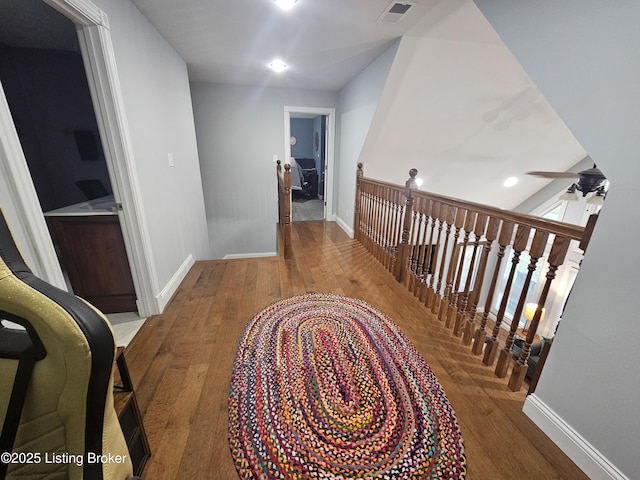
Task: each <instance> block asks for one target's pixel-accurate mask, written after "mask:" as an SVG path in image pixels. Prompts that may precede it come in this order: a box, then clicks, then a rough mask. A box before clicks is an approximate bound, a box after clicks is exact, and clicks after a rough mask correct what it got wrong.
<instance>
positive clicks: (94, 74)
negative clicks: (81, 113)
mask: <svg viewBox="0 0 640 480" xmlns="http://www.w3.org/2000/svg"><path fill="white" fill-rule="evenodd" d="M10 3H12V4H15V2H10ZM24 3H25V4H26V3H27V2H24ZM38 3H41V2H38ZM46 3H47V4H49V5H51V6H52V7H54V9H55V10H57V11H58V12H59V13H61V14H62V16H64V17H66V19H68V20H70V21H71V22H72V23H73V24H74V29H75V30H76V34H77V38H78V41H79V49H80V52H81V54H82V59H83V60H84V69H85V75H86V80H87V81H88V84H89V89H90V92H91V100H92V104H93V106H94V111H95V114H96V121H97V129H98V132H99V137H100V139H101V143H102V145H103V147H104V157H105V161H106V167H107V170H108V178H109V180H110V183H111V185H110V187H111V189H112V191H113V196H114V202H115V205H116V212H115V213H116V216H117V219H118V221H119V226H120V229H121V232H122V238H123V243H124V250H125V252H126V257H127V258H128V262H129V267H128V269H129V271H130V272H131V276H132V281H133V286H134V290H135V294H136V297H137V300H136V302H135V304H136V307H137V310H138V313H139V314H140V315H141V316H148V315H151V314H155V313H159V312H160V310H161V306H160V305H159V303H158V301H157V299H156V298H155V295H154V291H155V290H154V288H153V279H154V276H153V275H152V273H153V271H152V270H153V269H152V266H151V264H150V259H149V255H148V244H149V242H148V233H147V230H146V224H145V220H144V218H142V216H141V215H140V211H139V205H140V204H141V201H140V198H139V194H138V191H139V189H138V185H137V179H136V177H135V168H134V166H133V165H132V158H133V152H132V150H131V142H130V140H129V135H128V130H127V128H126V117H125V115H124V107H123V102H122V94H121V92H120V86H119V82H118V75H117V71H116V65H115V59H114V55H113V51H112V48H113V47H112V43H111V37H110V32H109V29H108V27H107V25H108V19H107V16H106V15H105V14H104V12H102V11H101V10H100V9H98V8H97V7H95V5H93V4H92V3H91V2H90V1H88V0H86V1H83V2H76V1H72V0H47V2H46ZM19 4H20V5H22V4H23V2H19ZM3 18H4V15H3ZM28 18H29V19H30V20H33V23H34V25H41V24H39V23H38V20H37V19H34V18H33V17H30V16H29V17H28ZM17 127H18V128H16V125H15V124H14V122H13V118H12V116H11V113H10V111H9V108H8V105H7V103H6V101H5V95H4V90H3V91H1V92H0V171H1V172H2V174H3V176H4V177H5V180H6V181H5V183H6V184H7V185H8V188H7V190H8V192H7V194H6V196H5V197H6V198H8V199H9V200H8V201H7V200H6V199H5V203H6V204H7V205H8V207H9V208H8V209H9V210H10V211H12V212H14V221H15V223H16V224H17V225H15V227H14V228H15V229H16V230H18V231H19V234H20V235H19V236H21V237H23V239H24V242H25V243H26V244H27V245H28V247H27V249H26V250H29V251H30V252H33V255H32V258H34V259H35V264H36V267H37V268H36V270H37V271H38V273H39V274H40V276H41V277H42V278H43V279H44V280H46V281H48V282H49V283H52V284H54V285H56V286H58V287H60V288H65V281H64V277H63V275H62V271H61V268H60V264H59V262H58V258H57V255H56V251H55V248H54V245H53V242H52V240H51V235H50V233H49V230H48V228H47V224H46V222H45V220H44V216H43V214H42V208H41V206H40V203H39V200H38V197H37V194H36V189H35V188H34V182H33V179H32V177H31V174H30V172H29V168H28V167H27V162H26V159H25V156H24V152H23V151H22V147H21V142H20V137H19V135H20V132H19V131H18V129H19V126H17ZM69 130H70V131H73V130H75V129H69ZM81 136H82V135H81Z"/></svg>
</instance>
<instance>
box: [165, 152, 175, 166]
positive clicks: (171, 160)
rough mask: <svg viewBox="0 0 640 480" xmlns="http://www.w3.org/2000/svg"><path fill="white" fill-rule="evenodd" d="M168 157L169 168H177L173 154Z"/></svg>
mask: <svg viewBox="0 0 640 480" xmlns="http://www.w3.org/2000/svg"><path fill="white" fill-rule="evenodd" d="M167 156H168V157H169V166H170V167H175V166H176V163H175V162H174V161H173V153H169V154H168V155H167Z"/></svg>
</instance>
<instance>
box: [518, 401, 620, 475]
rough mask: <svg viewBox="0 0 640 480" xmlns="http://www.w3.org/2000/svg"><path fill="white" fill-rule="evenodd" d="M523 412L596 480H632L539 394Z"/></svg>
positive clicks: (529, 402) (525, 404)
mask: <svg viewBox="0 0 640 480" xmlns="http://www.w3.org/2000/svg"><path fill="white" fill-rule="evenodd" d="M522 411H523V412H524V413H525V415H527V416H528V417H529V418H530V419H531V420H532V421H533V422H534V423H535V424H536V425H537V426H538V427H539V428H540V429H541V430H542V431H543V432H544V433H545V434H546V435H547V436H548V437H549V438H550V439H551V440H552V441H553V442H554V443H555V444H556V445H558V447H560V449H561V450H562V451H563V452H564V453H565V454H566V455H567V456H568V457H569V458H570V459H571V460H573V463H575V464H576V465H577V466H578V467H580V469H581V470H582V471H583V472H584V473H586V474H587V476H588V477H589V478H591V479H592V480H630V479H629V477H627V476H626V475H625V474H624V473H622V472H621V471H620V470H618V469H617V468H616V466H615V465H613V464H612V463H611V462H610V461H609V460H607V458H606V457H605V456H604V455H602V454H601V453H600V452H599V451H598V450H597V449H596V448H595V447H594V446H593V445H591V444H590V443H589V442H588V441H587V440H586V439H585V438H584V437H582V436H581V435H580V434H579V433H578V432H576V431H575V430H574V429H573V427H571V425H569V424H568V423H567V422H565V421H564V420H563V419H562V418H561V417H560V416H558V414H557V413H556V412H554V411H553V410H551V408H549V406H548V405H547V404H545V403H544V402H543V401H542V400H540V399H539V398H538V397H536V396H535V394H532V395H529V396H528V397H527V399H526V401H525V402H524V407H523V409H522Z"/></svg>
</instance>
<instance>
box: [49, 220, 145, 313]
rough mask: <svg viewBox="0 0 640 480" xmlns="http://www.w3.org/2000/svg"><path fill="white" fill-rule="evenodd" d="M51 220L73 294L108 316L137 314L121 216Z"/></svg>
mask: <svg viewBox="0 0 640 480" xmlns="http://www.w3.org/2000/svg"><path fill="white" fill-rule="evenodd" d="M50 221H51V226H52V229H53V235H54V240H55V243H57V245H58V248H59V252H60V256H61V260H62V267H63V270H66V272H67V273H68V275H69V280H70V282H71V287H72V288H73V293H74V294H76V295H78V296H79V297H82V298H84V299H85V300H87V301H88V302H89V303H91V304H93V305H94V306H95V307H96V308H98V309H99V310H101V311H102V312H104V313H116V312H135V311H137V307H136V294H135V289H134V286H133V279H132V277H131V269H130V267H129V261H128V259H127V253H126V250H125V246H124V240H123V238H122V231H121V230H120V222H119V219H118V216H117V215H95V216H77V217H74V216H68V217H64V216H61V217H51V218H50Z"/></svg>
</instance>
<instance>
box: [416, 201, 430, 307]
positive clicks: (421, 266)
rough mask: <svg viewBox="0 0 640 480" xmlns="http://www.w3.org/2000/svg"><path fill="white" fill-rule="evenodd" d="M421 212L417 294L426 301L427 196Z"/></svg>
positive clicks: (428, 212) (428, 206)
mask: <svg viewBox="0 0 640 480" xmlns="http://www.w3.org/2000/svg"><path fill="white" fill-rule="evenodd" d="M420 206H421V209H420V211H421V213H422V215H423V216H424V228H423V229H422V240H421V241H420V259H419V261H418V278H419V284H418V287H417V292H415V293H416V295H417V296H418V298H419V299H420V301H421V302H424V300H425V297H426V293H427V283H426V282H427V273H426V262H428V260H427V258H428V257H427V250H428V248H429V246H428V245H427V232H428V231H429V215H430V208H431V200H429V199H427V198H423V199H422V201H421V204H420Z"/></svg>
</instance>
